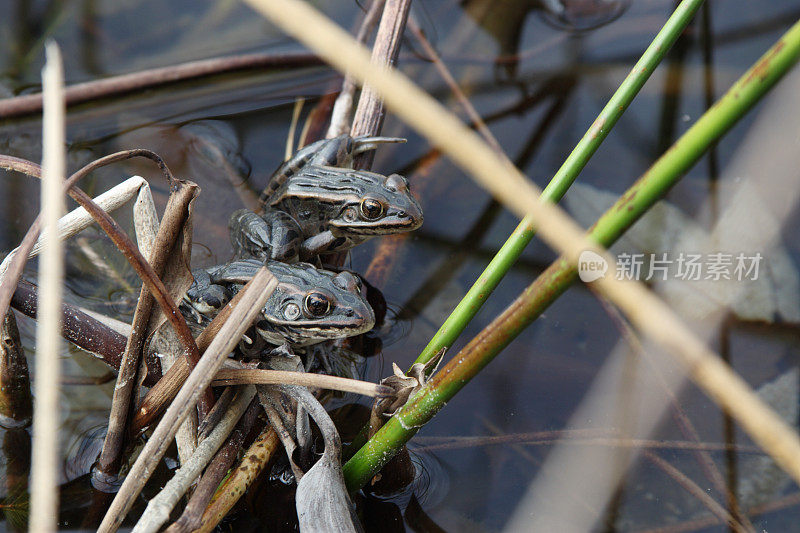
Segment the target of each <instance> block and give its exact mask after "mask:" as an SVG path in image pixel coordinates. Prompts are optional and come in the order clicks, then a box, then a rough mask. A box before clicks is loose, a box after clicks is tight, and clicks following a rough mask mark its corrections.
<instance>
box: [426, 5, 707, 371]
mask: <svg viewBox="0 0 800 533" xmlns="http://www.w3.org/2000/svg"><path fill="white" fill-rule="evenodd" d="M702 4H703V0H683V1H682V2H681V3H680V4H679V5H678V7H676V8H675V11H674V12H673V13H672V16H670V17H669V19H668V20H667V22H666V23H665V24H664V27H663V28H661V31H659V32H658V35H656V36H655V38H654V39H653V42H652V43H650V46H648V47H647V50H645V51H644V53H643V54H642V57H641V58H640V59H639V61H638V62H637V63H636V64H635V65H634V66H633V68H632V69H631V71H630V73H629V74H628V76H627V77H626V78H625V79H624V80H623V82H622V83H621V84H620V86H619V88H618V89H617V90H616V92H615V93H614V94H613V96H611V99H610V100H609V101H608V103H607V104H606V106H605V107H604V108H603V110H602V111H601V112H600V114H599V115H598V117H597V118H596V119H595V121H594V122H593V123H592V125H591V127H589V130H588V131H587V132H586V133H585V134H584V136H583V138H582V139H581V140H580V142H578V144H577V145H576V146H575V148H574V149H573V150H572V152H571V153H570V154H569V157H567V160H566V161H564V164H563V165H561V168H559V169H558V172H556V174H555V176H553V179H551V180H550V183H549V184H548V185H547V187H545V189H544V190H543V191H542V198H544V199H546V200H548V201H550V202H558V201H559V200H561V197H562V196H564V194H565V193H566V192H567V189H569V187H570V185H572V182H573V181H575V178H577V177H578V174H579V173H580V171H581V170H583V167H585V166H586V163H588V161H589V158H591V157H592V155H594V153H595V152H596V151H597V149H598V148H599V147H600V144H601V143H602V142H603V141H604V140H605V138H606V137H607V136H608V133H609V132H610V131H611V128H613V127H614V125H615V124H616V123H617V120H619V117H620V116H622V113H624V112H625V110H626V109H627V108H628V106H629V105H630V103H631V102H632V101H633V99H634V97H635V96H636V95H637V94H638V93H639V90H640V89H641V88H642V86H644V84H645V82H646V81H647V80H648V78H650V75H651V74H652V73H653V71H655V69H656V67H657V66H658V64H659V63H660V62H661V60H662V59H663V58H664V56H665V55H666V54H667V52H668V51H669V49H670V48H671V47H672V45H673V44H674V43H675V41H676V40H677V39H678V37H679V36H680V35H681V33H682V32H683V30H684V28H686V26H687V25H688V24H689V22H690V21H691V20H692V17H693V16H694V14H695V13H696V12H697V10H698V9H699V8H700V6H701V5H702ZM535 234H536V230H535V229H534V227H533V224H532V222H531V219H530V218H529V217H525V218H524V219H523V220H522V222H520V223H519V225H518V226H517V227H516V229H515V230H514V232H513V233H512V234H511V236H510V237H509V238H508V240H506V242H505V243H504V244H503V246H502V247H501V248H500V250H499V251H498V252H497V254H496V255H495V256H494V258H493V259H492V260H491V262H490V263H489V264H488V265H487V266H486V269H484V271H483V272H482V273H481V275H480V277H479V278H478V280H477V281H476V282H475V283H474V284H473V285H472V287H471V288H470V289H469V291H468V292H467V294H466V295H464V298H462V300H461V301H460V302H459V303H458V305H457V306H456V308H455V309H454V310H453V312H452V313H451V314H450V316H449V317H447V320H445V322H444V324H442V326H441V327H440V328H439V331H437V332H436V334H435V335H434V336H433V338H432V339H431V340H430V342H429V343H428V345H427V346H426V347H425V349H424V350H422V353H421V354H420V355H419V357H417V360H416V361H415V362H417V363H426V362H428V361H429V360H430V359H431V358H432V357H433V356H434V355H436V353H438V352H439V350H441V349H442V348H445V347H446V348H449V347H450V346H451V345H452V344H453V342H455V340H456V339H457V338H458V336H459V335H461V332H462V331H464V328H465V327H467V324H468V323H469V321H470V320H472V318H473V317H474V316H475V315H476V314H477V313H478V311H479V310H480V308H481V306H482V305H483V303H484V302H485V301H486V299H487V298H488V297H489V295H490V294H491V293H492V291H493V290H494V289H495V287H497V285H498V284H499V283H500V280H502V279H503V277H504V276H505V275H506V273H507V272H508V271H509V269H511V267H512V266H513V265H514V263H515V262H516V260H517V259H518V258H519V256H520V254H522V251H523V250H524V249H525V247H526V246H527V245H528V243H529V242H531V239H533V236H534V235H535Z"/></svg>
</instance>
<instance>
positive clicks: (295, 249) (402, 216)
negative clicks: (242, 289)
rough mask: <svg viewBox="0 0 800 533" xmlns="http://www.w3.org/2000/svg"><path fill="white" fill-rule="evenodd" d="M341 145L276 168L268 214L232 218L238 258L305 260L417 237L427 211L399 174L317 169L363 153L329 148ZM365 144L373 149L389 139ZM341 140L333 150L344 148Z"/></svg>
mask: <svg viewBox="0 0 800 533" xmlns="http://www.w3.org/2000/svg"><path fill="white" fill-rule="evenodd" d="M337 139H339V138H338V137H337V138H336V139H329V140H327V141H321V142H322V143H323V144H322V145H319V146H317V152H314V154H311V155H309V154H305V155H303V156H302V157H300V156H299V155H295V157H293V158H292V159H291V160H290V162H291V161H295V163H293V164H292V165H289V162H287V163H285V164H284V166H282V167H280V168H279V169H278V171H277V175H276V179H273V180H272V181H271V185H270V187H268V189H267V190H266V191H265V192H268V193H269V194H268V195H266V196H265V197H264V200H263V203H264V206H265V208H266V212H265V214H264V215H263V216H259V215H257V214H255V213H253V212H252V211H249V210H246V209H242V210H239V211H236V212H235V213H234V214H233V215H232V216H231V220H230V230H231V241H232V242H233V246H234V250H235V252H236V254H237V257H238V258H243V257H256V258H259V259H261V260H267V259H275V260H280V261H285V262H292V261H295V260H297V259H299V260H302V261H307V260H309V259H311V258H313V257H314V256H316V255H318V254H321V253H332V252H339V251H343V250H348V249H350V248H352V247H354V246H356V245H358V244H360V243H362V242H364V241H365V240H367V239H369V238H371V237H374V236H376V235H390V234H395V233H400V232H404V231H411V230H414V229H417V228H418V227H419V226H420V225H421V224H422V219H423V216H422V209H421V208H420V205H419V203H418V202H417V200H416V199H415V198H414V196H413V195H412V194H411V192H410V190H409V187H408V182H407V181H406V179H405V178H404V177H402V176H400V175H399V174H392V175H390V176H384V175H382V174H378V173H375V172H369V171H365V170H353V169H349V168H344V167H341V166H331V165H328V164H318V163H320V162H322V163H336V164H337V165H338V164H349V163H352V153H354V152H356V151H357V149H356V148H350V149H349V151H348V150H344V154H345V155H341V153H342V150H339V152H335V151H334V150H333V149H332V148H331V147H330V146H329V144H330V143H332V142H333V141H337ZM366 139H370V140H371V142H372V143H374V142H375V140H376V139H384V138H375V137H369V138H366ZM342 142H344V141H342V140H339V141H337V143H338V144H335V145H334V146H339V147H341V143H342ZM324 143H329V144H324ZM315 144H319V143H315ZM367 144H369V143H367ZM359 146H361V145H359ZM370 146H371V145H370ZM312 147H314V145H311V146H309V147H307V148H304V149H303V150H301V151H300V152H298V154H301V153H302V152H303V151H304V150H307V149H309V148H312ZM345 148H347V145H346V143H345ZM320 154H322V155H320ZM326 154H327V155H326ZM332 154H333V155H332ZM336 154H339V155H336ZM298 161H299V162H298ZM287 165H289V166H287ZM284 167H286V168H284Z"/></svg>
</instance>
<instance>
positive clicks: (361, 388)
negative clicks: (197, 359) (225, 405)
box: [212, 368, 392, 397]
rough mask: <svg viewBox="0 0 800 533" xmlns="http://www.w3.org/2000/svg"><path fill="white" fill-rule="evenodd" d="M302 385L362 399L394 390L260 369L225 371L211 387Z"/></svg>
mask: <svg viewBox="0 0 800 533" xmlns="http://www.w3.org/2000/svg"><path fill="white" fill-rule="evenodd" d="M249 384H253V385H300V386H303V387H313V388H317V389H327V390H336V391H342V392H353V393H355V394H361V395H362V396H371V397H376V396H389V395H391V394H392V389H391V388H389V387H386V386H385V385H378V384H377V383H370V382H368V381H360V380H357V379H350V378H342V377H339V376H327V375H324V374H312V373H307V372H289V371H286V370H261V369H257V368H243V369H234V368H223V369H220V370H219V371H218V372H217V375H216V376H214V381H213V382H212V385H214V386H215V387H221V386H223V385H249Z"/></svg>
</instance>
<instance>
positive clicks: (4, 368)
mask: <svg viewBox="0 0 800 533" xmlns="http://www.w3.org/2000/svg"><path fill="white" fill-rule="evenodd" d="M32 412H33V399H32V397H31V383H30V378H29V377H28V363H27V361H26V360H25V353H24V352H23V350H22V344H21V343H20V340H19V330H17V321H16V319H15V318H14V312H13V311H11V310H9V311H8V313H6V316H5V318H4V319H3V326H2V328H0V419H2V422H3V426H4V427H14V426H21V425H26V424H28V423H30V419H31V413H32Z"/></svg>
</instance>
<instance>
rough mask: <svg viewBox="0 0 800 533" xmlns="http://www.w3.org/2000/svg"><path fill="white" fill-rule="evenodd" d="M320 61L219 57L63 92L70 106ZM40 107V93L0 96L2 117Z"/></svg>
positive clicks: (287, 56)
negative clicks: (173, 85) (231, 74)
mask: <svg viewBox="0 0 800 533" xmlns="http://www.w3.org/2000/svg"><path fill="white" fill-rule="evenodd" d="M319 64H322V61H320V59H319V58H318V57H317V56H316V55H314V54H311V53H308V52H302V53H279V54H274V53H267V54H244V55H238V56H231V57H216V58H212V59H202V60H199V61H190V62H188V63H183V64H180V65H172V66H169V67H160V68H154V69H149V70H143V71H141V72H134V73H131V74H123V75H120V76H113V77H111V78H106V79H103V80H95V81H89V82H86V83H80V84H78V85H73V86H72V87H67V88H66V89H65V91H64V96H65V99H66V102H67V105H68V106H71V105H76V104H80V103H84V102H91V101H93V100H98V99H100V98H109V97H113V96H121V95H124V94H129V93H132V92H137V91H141V90H144V89H149V88H153V87H158V86H160V85H166V84H169V83H177V82H181V81H186V80H191V79H196V78H200V77H204V76H215V75H219V74H225V73H229V72H236V71H241V70H251V69H264V68H280V67H284V68H287V67H288V68H291V67H304V66H310V65H319ZM41 110H42V95H41V94H29V95H24V96H16V97H14V98H5V99H2V100H0V118H10V117H19V116H24V115H30V114H33V113H39V112H41Z"/></svg>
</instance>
